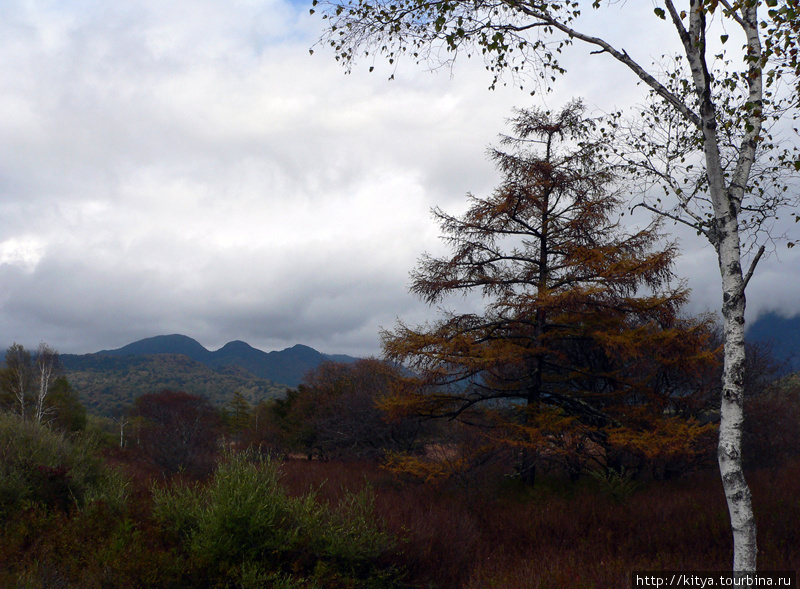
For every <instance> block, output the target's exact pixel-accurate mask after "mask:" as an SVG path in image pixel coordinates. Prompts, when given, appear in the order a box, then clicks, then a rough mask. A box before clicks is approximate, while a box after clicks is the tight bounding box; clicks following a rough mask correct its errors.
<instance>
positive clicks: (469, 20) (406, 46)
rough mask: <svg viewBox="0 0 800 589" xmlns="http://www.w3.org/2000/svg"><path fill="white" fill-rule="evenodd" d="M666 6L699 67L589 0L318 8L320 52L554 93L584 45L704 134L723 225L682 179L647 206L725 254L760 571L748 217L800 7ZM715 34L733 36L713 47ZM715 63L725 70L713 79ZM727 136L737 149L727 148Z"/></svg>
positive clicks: (702, 1)
mask: <svg viewBox="0 0 800 589" xmlns="http://www.w3.org/2000/svg"><path fill="white" fill-rule="evenodd" d="M611 4H614V3H613V2H608V3H605V2H602V1H601V0H593V2H592V3H591V7H592V9H593V10H608V9H609V6H608V5H611ZM655 4H656V6H655V9H654V13H655V16H654V18H658V19H662V20H666V21H667V22H669V23H671V25H672V27H673V29H674V33H675V35H676V36H677V39H678V40H679V42H680V46H681V47H682V58H683V60H685V64H686V66H687V68H686V70H684V69H683V68H682V67H677V68H673V69H672V70H669V69H667V70H666V71H665V70H664V68H663V67H659V66H653V67H650V65H649V64H647V63H643V62H641V60H637V59H636V58H634V57H632V56H631V55H630V54H629V53H628V52H627V51H626V50H625V49H624V48H623V47H622V46H619V45H615V44H614V43H612V42H609V41H608V40H606V39H604V38H603V37H600V36H595V35H592V34H588V33H587V32H586V31H587V29H586V26H587V25H586V22H587V19H586V18H581V16H582V14H581V13H582V11H583V8H584V7H585V6H586V5H588V2H584V3H581V2H576V1H569V0H555V1H548V2H543V1H540V0H469V1H467V0H344V1H336V0H333V1H328V0H322V1H321V2H320V1H319V0H314V5H315V8H314V9H312V12H313V11H314V10H316V9H321V11H322V15H323V18H324V19H326V23H327V25H326V30H325V32H324V34H323V37H322V39H321V43H327V44H329V45H330V46H331V48H332V49H333V50H334V51H335V53H336V58H337V60H340V61H342V62H343V63H344V64H345V65H346V66H347V67H350V66H351V65H352V64H353V62H354V61H355V60H356V59H357V58H359V57H362V56H365V57H372V58H374V57H375V56H376V55H380V56H384V57H385V58H386V59H387V60H388V61H389V63H390V64H394V63H396V62H397V60H399V59H401V58H402V57H408V58H410V59H412V60H414V61H416V62H417V63H420V64H426V65H428V66H430V67H434V68H435V67H441V66H442V65H447V64H449V63H452V62H453V60H454V59H455V58H456V57H457V56H458V55H459V54H462V53H466V54H467V55H468V56H469V55H472V53H473V52H474V53H476V54H478V55H480V56H482V57H483V58H484V59H485V60H486V67H487V69H488V70H489V71H490V72H491V73H492V75H493V76H494V77H493V81H492V85H494V84H496V83H497V82H498V81H500V80H501V79H502V77H503V76H504V75H506V74H507V75H510V76H511V77H512V78H513V79H514V80H515V81H519V80H522V81H523V83H524V82H525V80H526V79H532V80H534V83H536V80H538V84H539V85H540V86H541V85H544V86H547V85H550V84H552V83H553V82H554V81H555V80H556V79H557V76H558V75H560V74H563V73H564V72H565V70H564V67H563V66H562V65H561V64H560V63H559V56H560V54H561V52H562V51H563V50H564V49H565V48H567V47H568V46H570V45H573V44H576V43H581V44H584V45H586V46H587V47H588V48H589V49H591V50H592V51H591V52H592V53H593V54H598V55H600V56H602V57H605V58H610V59H613V60H616V61H617V62H619V63H621V64H623V65H624V66H625V67H626V68H627V69H628V70H629V71H630V72H631V73H632V74H633V76H632V81H638V82H639V83H644V84H645V85H646V86H647V87H649V88H650V89H651V90H652V92H653V93H654V95H655V96H656V97H657V98H658V99H659V100H660V104H662V105H663V106H664V108H665V109H667V110H668V111H669V112H670V113H673V114H674V115H675V116H676V117H678V118H679V119H680V120H681V121H682V122H684V123H685V125H686V126H687V128H690V129H691V130H692V136H691V137H692V139H694V138H696V140H697V141H699V146H700V147H701V149H702V160H701V162H699V164H698V165H699V166H700V167H701V168H702V174H701V175H702V180H703V181H702V183H701V186H702V194H703V196H704V197H705V198H706V199H707V203H708V205H709V211H710V212H709V214H710V216H707V215H706V214H704V213H703V212H702V211H698V209H697V204H698V200H699V199H695V198H692V196H691V193H689V194H687V193H685V192H678V191H676V190H675V189H674V188H675V186H676V184H675V182H674V180H675V178H673V177H665V178H661V179H660V182H661V183H663V185H664V186H665V187H666V190H667V193H668V194H669V196H670V198H671V200H672V202H671V203H669V204H665V205H663V206H662V204H661V203H660V202H657V203H656V204H648V206H649V207H650V208H651V210H653V211H654V212H657V213H659V214H663V215H667V216H670V217H671V218H673V219H676V220H679V221H680V222H682V223H687V224H689V225H691V226H692V227H693V228H694V229H695V230H696V231H697V232H698V233H699V234H700V235H702V236H703V237H705V239H707V240H708V242H709V243H711V244H712V245H713V246H714V248H715V250H716V253H717V260H718V266H719V272H720V277H721V291H722V292H721V294H722V299H721V311H722V315H723V318H724V336H725V346H724V369H723V383H722V394H721V415H720V433H719V444H718V462H719V468H720V473H721V476H722V482H723V486H724V489H725V495H726V498H727V504H728V511H729V514H730V519H731V527H732V532H733V540H734V554H733V569H734V570H736V571H753V570H755V569H756V554H757V548H756V526H755V519H754V517H753V510H752V505H751V494H750V489H749V488H748V486H747V483H746V481H745V478H744V474H743V471H742V459H741V432H742V422H743V382H744V370H745V354H744V322H745V303H746V300H745V290H746V287H747V284H748V282H749V281H750V279H751V277H752V276H753V272H754V271H755V269H756V266H757V264H758V262H759V260H760V259H761V258H762V256H763V253H764V251H765V249H764V248H763V247H761V246H762V245H764V244H763V243H761V244H759V247H757V248H753V249H752V250H750V251H751V252H752V253H751V254H750V255H748V249H747V248H746V247H745V248H743V244H744V245H748V244H749V243H751V242H749V241H748V237H749V236H753V235H755V236H757V235H758V230H759V229H761V228H762V227H763V225H762V224H757V226H756V227H749V226H747V225H746V224H745V225H743V224H742V221H743V216H744V215H746V214H747V213H748V212H751V211H758V210H763V209H764V205H765V203H767V202H769V201H770V197H769V196H768V195H767V193H768V192H769V190H770V187H769V186H766V185H765V184H761V183H759V182H758V181H757V180H758V166H757V165H756V164H757V163H758V162H759V161H763V160H760V159H759V156H763V155H764V153H763V152H764V149H763V147H764V139H765V137H766V136H767V133H766V131H767V130H766V129H765V122H770V123H771V122H775V121H776V120H777V119H779V118H780V117H782V116H786V115H787V114H789V115H792V114H794V115H795V116H796V112H797V111H796V109H797V106H798V101H799V95H800V88H798V72H799V71H800V63H799V62H798V36H799V35H800V0H763V1H761V0H689V1H688V2H686V3H685V5H683V6H682V7H681V6H678V5H677V2H675V1H674V0H659V1H658V2H656V3H655ZM627 9H628V7H627V6H623V7H622V8H619V10H627ZM712 23H713V24H715V25H716V26H714V27H712V26H711V25H712ZM638 24H639V26H644V25H643V23H638ZM711 31H716V33H715V34H719V35H720V36H719V37H718V38H714V37H711V36H710V35H711ZM731 32H734V33H735V35H736V38H737V39H740V42H739V41H734V40H731V44H730V45H727V47H731V48H733V47H734V46H736V49H735V50H733V49H731V50H730V51H729V52H728V53H725V51H723V49H724V47H725V46H726V41H728V37H729V35H730V34H731ZM715 46H716V47H721V48H722V49H715ZM732 54H733V55H732ZM715 63H722V64H723V66H722V67H721V68H720V69H718V70H716V71H714V69H713V66H714V64H715ZM531 74H532V77H530V78H527V77H526V76H529V75H531ZM671 76H672V77H671ZM670 79H672V80H674V81H676V82H677V83H678V85H679V87H681V88H684V89H686V90H687V92H686V93H676V92H675V91H674V90H673V89H672V88H671V87H670V85H669V84H668V83H667V81H668V80H670ZM723 137H731V138H733V139H734V140H735V142H733V143H731V144H730V145H723V141H722V138H723ZM724 148H728V150H727V152H726V149H724ZM768 157H770V156H768ZM771 157H775V158H776V159H778V160H779V161H780V162H782V163H783V164H784V165H785V166H787V167H788V168H790V169H791V168H795V169H800V161H798V158H797V155H796V152H794V153H792V152H789V153H788V154H787V153H781V154H778V155H773V156H771ZM676 171H677V172H678V173H679V172H680V169H678V170H676ZM754 187H755V188H756V189H754ZM699 194H700V192H698V193H695V195H699ZM785 203H786V200H782V199H781V198H778V200H777V201H773V204H776V205H778V206H776V207H775V209H774V210H775V211H777V210H778V209H779V208H780V205H781V204H785ZM701 204H702V203H701ZM769 217H770V214H766V215H763V216H762V219H767V218H769ZM757 220H758V216H756V221H757ZM748 231H749V232H750V233H749V234H748ZM745 268H746V270H745Z"/></svg>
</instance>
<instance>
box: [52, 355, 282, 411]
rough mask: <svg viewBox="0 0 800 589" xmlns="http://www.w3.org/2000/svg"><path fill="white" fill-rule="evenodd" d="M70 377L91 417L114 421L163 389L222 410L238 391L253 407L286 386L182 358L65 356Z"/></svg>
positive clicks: (231, 368) (232, 368)
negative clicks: (200, 399) (145, 396)
mask: <svg viewBox="0 0 800 589" xmlns="http://www.w3.org/2000/svg"><path fill="white" fill-rule="evenodd" d="M61 361H62V364H63V365H64V369H65V371H66V375H67V378H68V379H69V382H70V384H71V385H72V386H73V388H74V389H75V390H76V391H78V394H79V395H80V399H81V403H83V405H84V406H85V407H86V409H87V410H88V411H89V412H90V413H95V414H98V415H107V416H112V415H114V414H115V413H116V412H119V411H124V410H125V409H126V408H127V407H129V406H130V405H131V404H132V403H133V401H134V399H136V397H139V396H140V395H143V394H144V393H152V392H157V391H160V390H163V389H175V390H181V391H186V392H189V393H196V394H199V395H203V396H204V397H206V398H207V399H209V400H210V401H211V402H212V403H213V404H215V405H218V406H224V405H225V404H226V403H228V401H230V399H231V395H232V394H233V393H234V392H235V391H239V392H240V393H242V395H243V396H244V397H245V398H246V399H247V400H248V401H250V402H251V403H253V404H257V403H259V402H261V401H264V400H266V399H270V398H275V397H279V396H282V395H284V394H285V393H286V386H283V385H278V384H275V383H273V382H270V381H268V380H264V379H261V378H258V377H256V376H254V375H253V374H252V373H250V372H248V371H247V370H245V369H244V368H240V367H238V366H224V367H220V368H217V369H216V370H215V369H212V368H209V367H208V366H206V365H205V364H202V363H201V362H197V361H196V360H193V359H192V358H189V357H187V356H185V355H182V354H162V353H158V354H146V355H140V356H137V355H128V356H113V355H103V354H85V355H80V356H77V355H72V354H64V355H62V356H61Z"/></svg>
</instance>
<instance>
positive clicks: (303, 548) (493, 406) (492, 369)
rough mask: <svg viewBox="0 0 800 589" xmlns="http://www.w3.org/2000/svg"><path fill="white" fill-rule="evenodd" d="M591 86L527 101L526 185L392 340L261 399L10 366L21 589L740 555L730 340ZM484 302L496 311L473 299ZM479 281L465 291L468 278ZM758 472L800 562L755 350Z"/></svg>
mask: <svg viewBox="0 0 800 589" xmlns="http://www.w3.org/2000/svg"><path fill="white" fill-rule="evenodd" d="M597 130H598V121H597V120H594V119H592V118H588V117H586V116H585V108H584V106H583V104H582V103H581V102H580V101H573V102H571V103H569V104H567V105H566V106H564V107H563V108H562V109H561V110H560V111H558V112H548V111H542V110H536V109H529V110H520V111H517V112H515V113H513V116H512V118H511V120H510V133H509V134H507V135H504V136H502V137H501V140H500V143H499V145H498V147H496V148H493V149H492V150H491V151H490V157H491V158H492V160H493V161H494V162H495V164H496V166H497V169H498V174H499V177H500V182H499V184H498V185H497V187H496V189H495V190H494V191H493V192H492V193H491V194H489V195H483V196H475V195H469V196H468V204H469V206H468V208H467V209H466V211H465V212H464V213H462V214H460V215H452V214H449V213H447V212H446V211H443V210H440V209H436V210H435V211H434V216H435V219H436V220H437V222H438V223H439V225H440V227H441V232H442V236H443V238H444V239H445V241H446V243H447V244H448V245H449V253H448V254H446V255H444V256H442V257H434V256H430V255H423V257H421V258H420V260H419V263H418V265H417V267H416V268H415V269H414V270H413V272H412V283H411V284H412V286H411V290H412V292H413V293H414V294H416V295H417V296H419V297H420V298H421V299H423V300H424V301H426V302H428V303H430V304H431V305H435V306H438V307H439V308H441V311H440V313H439V318H438V319H437V320H436V321H434V322H431V323H428V324H425V325H418V326H414V325H407V324H405V323H403V322H398V324H397V325H396V326H395V327H394V328H391V329H387V330H385V331H384V332H383V333H382V334H381V337H382V342H383V352H384V357H383V358H381V359H376V358H370V359H362V360H358V361H356V362H351V363H337V362H332V361H328V362H323V363H322V364H320V365H319V366H317V367H316V368H314V369H312V370H310V371H308V372H307V373H306V374H305V376H304V377H303V379H302V381H301V382H300V384H299V385H298V386H297V387H296V388H292V389H290V390H288V391H287V392H286V393H285V394H284V395H280V396H277V397H275V398H270V399H264V400H260V401H259V402H251V400H248V398H247V396H246V395H245V394H243V392H242V391H237V390H230V391H229V393H228V395H227V398H226V399H225V400H224V402H222V403H220V399H219V398H217V397H215V398H214V399H213V400H212V399H210V398H209V397H208V396H203V395H201V394H197V393H192V392H186V391H184V390H180V389H179V388H175V389H164V390H154V391H150V392H147V393H145V394H141V395H139V396H136V397H135V398H133V399H131V402H130V404H128V405H127V406H126V407H124V408H123V410H118V411H116V412H115V413H114V414H113V415H112V416H111V417H108V416H106V417H101V416H99V415H96V414H92V413H91V412H87V410H86V408H85V407H84V406H83V404H82V403H81V397H80V392H79V390H77V389H76V387H75V384H74V383H72V382H70V381H69V380H68V379H67V378H65V376H64V373H63V369H62V367H61V365H60V361H59V355H58V352H57V351H56V350H54V349H52V348H51V347H50V346H48V345H47V344H42V345H40V346H39V348H38V349H37V350H35V351H31V350H26V349H25V348H24V347H23V346H20V345H18V344H15V345H13V346H11V347H10V348H9V349H8V350H7V351H6V355H5V362H4V365H3V367H2V369H1V372H0V403H1V404H2V413H1V414H0V470H1V473H0V474H2V476H1V477H0V522H2V526H0V529H2V532H0V587H15V588H16V587H19V588H28V587H30V588H33V587H81V588H95V587H97V588H100V587H103V588H107V587H120V588H122V587H124V588H135V587H142V588H145V587H148V588H150V587H164V588H167V587H182V588H189V587H198V588H200V587H219V588H242V589H245V588H247V589H250V588H268V587H269V588H271V587H276V588H287V589H288V588H297V589H310V588H334V589H336V588H409V589H410V588H443V589H444V588H476V589H477V588H484V587H507V588H526V587H530V588H540V589H544V588H550V587H570V588H572V587H600V588H604V587H608V588H617V587H627V586H630V583H631V574H632V573H633V572H634V571H669V570H681V571H700V570H703V571H709V570H719V571H723V570H729V569H730V555H731V552H732V550H733V542H734V540H733V538H732V536H731V533H730V526H731V523H730V517H729V514H728V513H727V511H726V501H725V489H724V488H723V482H722V480H721V479H720V476H719V472H718V470H717V468H718V467H717V458H718V450H717V443H718V438H719V428H720V422H721V403H722V400H721V399H722V394H721V390H722V389H723V377H722V375H723V362H722V360H723V356H724V342H725V338H726V333H725V330H724V328H723V327H721V326H720V325H719V322H718V321H717V319H716V317H715V316H713V315H707V316H699V317H693V316H690V315H688V314H686V312H685V308H686V304H687V301H688V297H689V296H690V293H689V292H688V290H687V289H686V287H685V286H684V285H683V283H682V282H681V280H680V279H679V277H678V276H676V275H675V273H674V265H675V258H676V256H677V255H678V251H677V248H676V246H675V244H673V243H670V242H669V241H668V240H667V239H666V238H665V236H664V235H663V233H662V225H661V222H660V221H659V220H658V219H656V220H655V221H653V222H651V223H647V224H645V225H643V226H637V227H633V228H632V227H630V226H627V225H623V224H621V223H620V221H619V213H620V211H621V209H622V208H623V206H624V200H623V198H624V195H625V187H626V183H625V181H624V180H625V179H624V177H622V176H620V175H618V174H617V173H615V170H614V168H613V167H612V166H609V165H608V161H609V160H608V158H609V157H610V156H609V153H608V150H607V145H608V143H607V141H605V140H604V138H603V137H602V136H598V135H597ZM463 292H474V293H478V294H479V295H480V296H481V301H482V305H481V307H480V309H478V310H476V309H474V308H472V309H468V310H459V308H458V306H457V304H456V303H453V304H452V305H451V306H450V307H444V306H443V304H444V303H445V302H447V301H451V302H452V301H453V300H455V301H456V302H457V301H458V300H459V297H458V295H459V294H460V293H463ZM454 295H455V296H454ZM745 364H746V366H745V368H746V370H745V372H744V374H745V375H746V378H745V379H744V381H743V382H742V386H743V395H744V401H745V406H746V408H747V412H746V419H745V421H744V423H743V425H742V434H743V435H742V440H741V455H742V457H743V461H742V466H743V469H744V472H745V474H746V477H747V482H748V485H749V488H750V489H751V492H752V505H753V508H754V513H755V518H756V520H757V529H758V546H759V563H760V567H761V568H762V569H763V570H772V571H797V570H798V569H799V568H800V531H799V530H800V525H798V524H799V523H800V503H798V501H797V491H798V480H800V428H798V427H797V424H798V423H800V378H798V376H797V375H796V374H787V372H786V370H785V367H784V366H783V365H782V363H781V362H780V361H778V360H777V359H776V358H775V357H774V355H773V354H772V350H771V348H770V345H769V344H768V343H747V344H746V345H745Z"/></svg>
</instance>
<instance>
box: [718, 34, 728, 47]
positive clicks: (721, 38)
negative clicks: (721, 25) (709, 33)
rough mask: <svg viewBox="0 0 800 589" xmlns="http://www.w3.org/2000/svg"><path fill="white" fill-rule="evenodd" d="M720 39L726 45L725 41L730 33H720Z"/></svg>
mask: <svg viewBox="0 0 800 589" xmlns="http://www.w3.org/2000/svg"><path fill="white" fill-rule="evenodd" d="M719 40H720V41H722V44H723V45H724V44H725V42H726V41H727V40H728V35H720V36H719Z"/></svg>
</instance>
